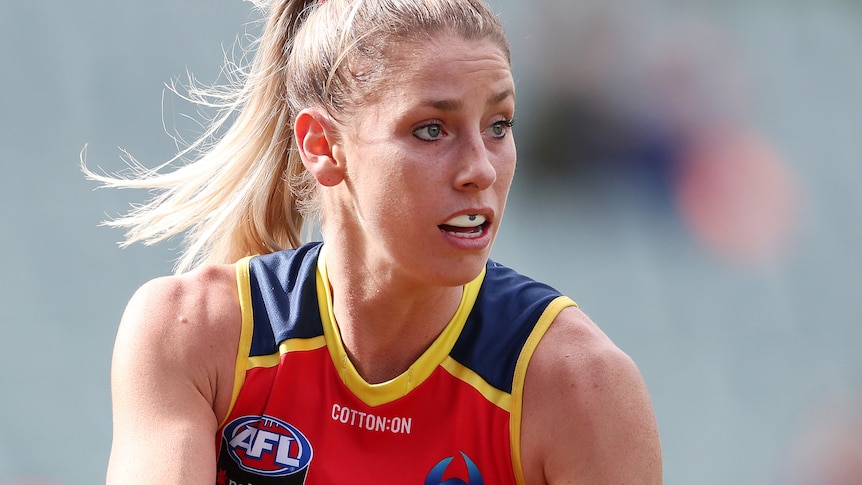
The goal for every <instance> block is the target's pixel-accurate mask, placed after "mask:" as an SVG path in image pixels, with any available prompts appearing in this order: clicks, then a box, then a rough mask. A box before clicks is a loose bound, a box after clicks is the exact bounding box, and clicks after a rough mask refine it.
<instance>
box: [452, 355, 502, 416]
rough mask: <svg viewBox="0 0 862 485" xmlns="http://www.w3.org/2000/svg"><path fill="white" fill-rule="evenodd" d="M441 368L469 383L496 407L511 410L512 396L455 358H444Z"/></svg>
mask: <svg viewBox="0 0 862 485" xmlns="http://www.w3.org/2000/svg"><path fill="white" fill-rule="evenodd" d="M442 365H443V368H444V369H446V371H448V372H449V373H450V374H452V375H453V376H454V377H457V378H458V379H460V380H462V381H464V382H466V383H467V384H470V386H472V387H473V388H474V389H476V390H477V391H479V392H480V393H481V394H482V395H483V396H485V399H487V400H488V401H490V402H492V403H494V404H495V405H496V406H497V407H498V408H501V409H503V410H505V411H507V412H511V410H512V396H511V394H509V393H508V392H504V391H501V390H499V389H497V388H496V387H494V386H492V385H490V384H488V383H487V382H486V381H485V379H483V378H482V376H480V375H479V374H477V373H476V372H475V371H473V370H472V369H470V368H468V367H466V366H464V365H462V364H461V363H460V362H458V361H457V360H455V359H453V358H452V357H447V358H446V360H444V361H443V364H442Z"/></svg>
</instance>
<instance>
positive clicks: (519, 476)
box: [509, 296, 578, 485]
mask: <svg viewBox="0 0 862 485" xmlns="http://www.w3.org/2000/svg"><path fill="white" fill-rule="evenodd" d="M570 306H575V307H576V306H578V304H577V303H575V302H574V301H572V299H571V298H569V297H567V296H558V297H557V298H555V299H553V300H552V301H551V303H549V304H548V306H547V307H545V311H544V312H542V316H540V317H539V320H538V321H537V322H536V326H535V327H533V330H532V332H530V336H529V337H528V338H527V341H526V342H525V343H524V348H523V349H522V350H521V354H520V355H519V356H518V362H517V363H516V364H515V376H514V379H513V382H512V411H511V413H510V414H509V440H510V446H511V454H512V467H513V468H514V472H515V481H516V482H517V484H518V485H525V484H526V483H527V482H526V478H525V477H524V465H523V463H522V462H521V417H522V412H523V405H524V380H525V378H526V376H527V366H528V365H529V364H530V359H531V358H532V357H533V353H534V352H535V351H536V347H537V346H538V345H539V341H540V340H542V337H543V336H544V335H545V332H547V331H548V328H549V327H550V326H551V324H552V323H553V322H554V319H556V318H557V315H559V314H560V312H561V311H562V310H563V309H564V308H567V307H570Z"/></svg>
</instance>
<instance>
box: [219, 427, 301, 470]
mask: <svg viewBox="0 0 862 485" xmlns="http://www.w3.org/2000/svg"><path fill="white" fill-rule="evenodd" d="M224 442H225V443H226V444H227V450H228V453H229V454H230V456H231V458H233V460H234V461H235V462H236V463H237V464H238V465H239V466H240V468H242V469H244V470H247V471H249V472H252V473H255V474H257V475H263V476H268V477H284V476H287V475H293V474H295V473H300V472H302V474H303V475H304V474H305V471H306V469H307V468H308V465H309V463H311V455H312V450H311V443H309V442H308V439H307V438H306V437H305V436H304V435H303V434H302V433H301V432H300V431H299V430H298V429H296V428H295V427H293V426H291V425H290V424H288V423H285V422H284V421H282V420H280V419H276V418H271V417H269V416H263V417H261V416H243V417H241V418H237V419H235V420H233V421H231V422H230V423H229V424H228V425H227V426H225V428H224Z"/></svg>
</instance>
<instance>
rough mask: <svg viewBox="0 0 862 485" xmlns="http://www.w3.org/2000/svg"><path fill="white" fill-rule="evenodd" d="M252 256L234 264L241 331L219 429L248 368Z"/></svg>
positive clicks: (235, 397)
mask: <svg viewBox="0 0 862 485" xmlns="http://www.w3.org/2000/svg"><path fill="white" fill-rule="evenodd" d="M251 258H252V256H248V257H245V258H243V259H241V260H239V261H237V263H236V286H237V292H238V296H239V308H240V311H241V312H242V329H241V330H240V335H239V345H238V346H237V351H236V362H235V363H234V378H233V391H232V392H231V398H230V405H229V406H228V408H227V412H226V413H225V415H224V416H223V417H222V418H221V422H220V423H219V428H221V427H223V426H224V425H225V423H226V422H227V420H228V418H229V417H230V415H231V413H232V412H233V408H234V406H235V405H236V401H237V398H238V397H239V392H240V390H241V389H242V385H243V384H244V383H245V373H246V371H247V368H248V358H249V353H250V352H251V339H252V335H253V334H254V316H253V314H252V305H251V275H250V273H249V267H248V264H249V261H250V260H251Z"/></svg>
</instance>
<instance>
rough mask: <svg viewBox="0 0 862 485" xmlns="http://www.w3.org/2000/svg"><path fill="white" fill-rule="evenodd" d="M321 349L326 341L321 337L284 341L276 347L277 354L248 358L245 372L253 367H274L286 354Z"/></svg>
mask: <svg viewBox="0 0 862 485" xmlns="http://www.w3.org/2000/svg"><path fill="white" fill-rule="evenodd" d="M321 347H326V339H324V338H323V336H322V335H321V336H319V337H314V338H307V339H301V338H295V339H290V340H285V341H284V342H282V343H281V344H280V345H279V346H278V352H276V353H274V354H269V355H258V356H255V357H249V358H248V363H247V364H246V370H249V369H254V368H255V367H275V366H277V365H278V364H279V363H280V362H281V356H282V355H284V354H286V353H288V352H294V351H302V350H314V349H319V348H321Z"/></svg>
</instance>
